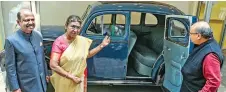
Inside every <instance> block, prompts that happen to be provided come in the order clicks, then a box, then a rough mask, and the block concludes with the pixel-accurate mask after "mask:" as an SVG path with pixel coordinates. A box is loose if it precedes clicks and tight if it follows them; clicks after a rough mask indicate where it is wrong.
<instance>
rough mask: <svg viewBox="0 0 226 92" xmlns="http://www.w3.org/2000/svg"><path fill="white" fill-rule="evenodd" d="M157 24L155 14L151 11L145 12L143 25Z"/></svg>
mask: <svg viewBox="0 0 226 92" xmlns="http://www.w3.org/2000/svg"><path fill="white" fill-rule="evenodd" d="M157 24H158V20H157V18H156V17H155V15H153V14H151V13H146V16H145V25H157Z"/></svg>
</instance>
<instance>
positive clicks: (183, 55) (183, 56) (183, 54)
mask: <svg viewBox="0 0 226 92" xmlns="http://www.w3.org/2000/svg"><path fill="white" fill-rule="evenodd" d="M180 58H181V60H182V59H185V58H186V56H185V53H184V52H183V53H182V55H181V56H180Z"/></svg>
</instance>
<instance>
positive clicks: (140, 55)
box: [131, 27, 164, 76]
mask: <svg viewBox="0 0 226 92" xmlns="http://www.w3.org/2000/svg"><path fill="white" fill-rule="evenodd" d="M143 29H144V28H143ZM145 30H146V31H148V30H151V33H150V34H148V35H145V36H144V37H141V39H139V42H137V44H136V45H135V48H134V50H133V51H132V53H131V56H132V58H133V62H134V67H135V70H136V71H137V72H138V73H139V74H141V75H147V76H151V72H152V69H153V65H154V64H155V63H156V59H157V58H158V56H159V55H160V53H161V51H162V50H163V37H164V28H162V27H161V28H160V27H157V28H146V29H145Z"/></svg>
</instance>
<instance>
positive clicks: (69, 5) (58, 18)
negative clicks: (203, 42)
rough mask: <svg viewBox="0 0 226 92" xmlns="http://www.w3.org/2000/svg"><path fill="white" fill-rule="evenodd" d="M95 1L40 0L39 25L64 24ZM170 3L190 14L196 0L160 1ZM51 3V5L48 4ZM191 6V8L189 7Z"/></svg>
mask: <svg viewBox="0 0 226 92" xmlns="http://www.w3.org/2000/svg"><path fill="white" fill-rule="evenodd" d="M95 2H96V1H48V2H46V1H45V2H44V1H41V2H40V16H41V25H64V23H65V21H66V18H67V17H68V16H69V15H71V14H75V15H79V16H82V14H83V12H84V11H85V10H86V7H87V6H88V5H89V4H93V3H95ZM161 2H163V3H167V4H171V5H173V6H175V7H177V8H178V9H180V10H182V11H183V12H184V13H185V14H188V15H192V13H193V7H194V5H193V3H194V2H197V1H161ZM50 4H51V7H49V5H50ZM191 7H192V8H191Z"/></svg>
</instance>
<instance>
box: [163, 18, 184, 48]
mask: <svg viewBox="0 0 226 92" xmlns="http://www.w3.org/2000/svg"><path fill="white" fill-rule="evenodd" d="M170 25H171V26H169V27H168V32H167V33H168V37H167V38H168V40H170V41H172V42H175V43H177V44H179V45H182V46H187V44H188V31H187V29H186V27H185V25H184V24H183V23H182V22H181V21H178V20H172V21H170Z"/></svg>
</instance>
